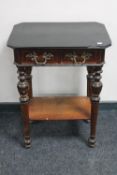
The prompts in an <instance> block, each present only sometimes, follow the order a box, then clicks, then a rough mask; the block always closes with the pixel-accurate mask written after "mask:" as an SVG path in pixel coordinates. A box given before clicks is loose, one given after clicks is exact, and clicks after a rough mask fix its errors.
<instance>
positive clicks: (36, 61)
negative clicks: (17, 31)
mask: <svg viewBox="0 0 117 175" xmlns="http://www.w3.org/2000/svg"><path fill="white" fill-rule="evenodd" d="M14 53H15V63H16V64H21V65H41V66H42V65H51V64H53V65H55V64H59V65H65V64H66V65H74V64H75V65H81V64H84V65H85V64H86V65H89V64H103V62H104V50H103V49H33V48H30V49H15V52H14Z"/></svg>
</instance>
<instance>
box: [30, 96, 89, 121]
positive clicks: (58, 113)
mask: <svg viewBox="0 0 117 175" xmlns="http://www.w3.org/2000/svg"><path fill="white" fill-rule="evenodd" d="M90 116H91V102H90V99H89V98H88V97H77V96H67V97H66V96H59V97H55V96H54V97H34V98H33V99H32V100H31V102H30V104H29V119H30V120H78V119H79V120H82V119H86V120H87V119H90Z"/></svg>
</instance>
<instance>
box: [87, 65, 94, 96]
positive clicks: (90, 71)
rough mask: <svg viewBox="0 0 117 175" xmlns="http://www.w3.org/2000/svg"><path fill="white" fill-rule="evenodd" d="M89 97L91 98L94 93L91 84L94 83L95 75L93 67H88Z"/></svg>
mask: <svg viewBox="0 0 117 175" xmlns="http://www.w3.org/2000/svg"><path fill="white" fill-rule="evenodd" d="M87 72H88V75H87V97H91V93H92V90H91V89H92V87H91V84H92V82H93V78H94V76H93V74H94V67H93V66H87Z"/></svg>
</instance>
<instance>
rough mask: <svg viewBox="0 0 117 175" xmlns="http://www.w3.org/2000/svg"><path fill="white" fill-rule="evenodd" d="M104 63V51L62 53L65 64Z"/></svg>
mask: <svg viewBox="0 0 117 175" xmlns="http://www.w3.org/2000/svg"><path fill="white" fill-rule="evenodd" d="M103 62H104V51H103V50H96V49H95V50H90V49H71V50H70V49H68V50H67V49H66V50H64V51H63V53H62V60H61V63H63V64H76V65H77V64H80V65H81V64H101V63H103Z"/></svg>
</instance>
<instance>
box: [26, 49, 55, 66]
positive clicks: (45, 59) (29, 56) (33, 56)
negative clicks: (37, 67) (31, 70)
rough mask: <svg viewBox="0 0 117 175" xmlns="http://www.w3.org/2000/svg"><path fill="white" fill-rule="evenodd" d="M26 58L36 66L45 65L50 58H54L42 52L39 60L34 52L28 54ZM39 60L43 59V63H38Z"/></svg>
mask: <svg viewBox="0 0 117 175" xmlns="http://www.w3.org/2000/svg"><path fill="white" fill-rule="evenodd" d="M25 57H26V58H30V59H31V60H32V61H35V63H36V64H46V63H47V61H48V60H51V58H53V57H54V55H53V54H51V53H47V52H44V53H43V55H42V56H41V58H40V57H39V56H38V55H37V53H36V52H34V51H33V52H32V53H28V54H27V55H26V56H25ZM40 59H44V61H43V62H41V61H39V60H40Z"/></svg>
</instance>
